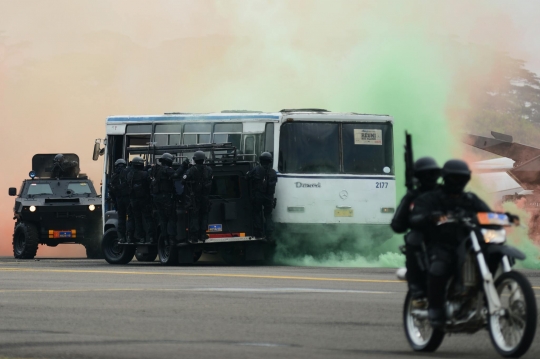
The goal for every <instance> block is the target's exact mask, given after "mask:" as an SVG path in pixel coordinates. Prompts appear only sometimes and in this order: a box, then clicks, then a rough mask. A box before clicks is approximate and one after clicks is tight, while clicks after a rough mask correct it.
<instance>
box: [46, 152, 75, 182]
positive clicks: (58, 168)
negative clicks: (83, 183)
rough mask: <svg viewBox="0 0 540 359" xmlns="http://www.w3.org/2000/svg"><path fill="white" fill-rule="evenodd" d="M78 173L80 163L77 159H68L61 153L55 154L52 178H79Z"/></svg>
mask: <svg viewBox="0 0 540 359" xmlns="http://www.w3.org/2000/svg"><path fill="white" fill-rule="evenodd" d="M78 175H79V163H78V162H77V161H66V160H65V158H64V155H63V154H61V153H59V154H57V155H56V156H54V160H53V169H52V171H51V178H77V176H78Z"/></svg>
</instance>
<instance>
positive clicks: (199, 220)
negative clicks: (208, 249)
mask: <svg viewBox="0 0 540 359" xmlns="http://www.w3.org/2000/svg"><path fill="white" fill-rule="evenodd" d="M205 159H206V156H205V154H204V152H202V151H197V152H195V153H194V154H193V161H194V162H195V165H194V166H192V167H191V168H190V169H188V170H187V172H186V174H185V175H184V177H183V182H184V186H185V189H184V191H185V199H186V205H185V208H186V210H187V211H188V213H189V241H190V242H192V243H197V242H198V241H199V240H202V241H203V242H204V241H205V240H206V238H207V237H206V226H207V225H208V223H207V222H208V212H210V190H211V188H212V169H211V168H210V167H208V166H206V165H205V164H204V160H205Z"/></svg>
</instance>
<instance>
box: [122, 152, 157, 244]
mask: <svg viewBox="0 0 540 359" xmlns="http://www.w3.org/2000/svg"><path fill="white" fill-rule="evenodd" d="M131 162H132V165H133V170H132V171H130V172H129V173H128V174H127V180H128V184H129V198H130V203H131V210H132V212H133V222H134V224H135V239H136V241H137V242H139V243H141V244H145V243H148V244H151V243H153V241H154V238H153V237H154V220H153V218H152V206H151V205H150V176H149V174H148V171H145V169H144V160H143V159H142V158H141V157H135V158H133V160H132V161H131ZM145 229H146V230H145Z"/></svg>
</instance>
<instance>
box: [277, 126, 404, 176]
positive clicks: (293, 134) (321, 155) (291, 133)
mask: <svg viewBox="0 0 540 359" xmlns="http://www.w3.org/2000/svg"><path fill="white" fill-rule="evenodd" d="M393 167H394V166H393V145H392V125H391V124H389V123H373V122H357V123H338V122H290V123H285V124H283V125H282V127H281V135H280V149H279V164H278V169H279V171H280V172H282V173H312V174H317V173H329V174H338V173H344V174H386V175H389V174H393Z"/></svg>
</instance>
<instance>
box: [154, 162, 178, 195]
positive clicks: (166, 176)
mask: <svg viewBox="0 0 540 359" xmlns="http://www.w3.org/2000/svg"><path fill="white" fill-rule="evenodd" d="M173 175H174V171H173V169H172V168H170V167H165V166H157V169H156V173H155V175H154V178H153V179H152V193H153V194H171V193H175V188H174V182H173V180H172V176H173Z"/></svg>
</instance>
